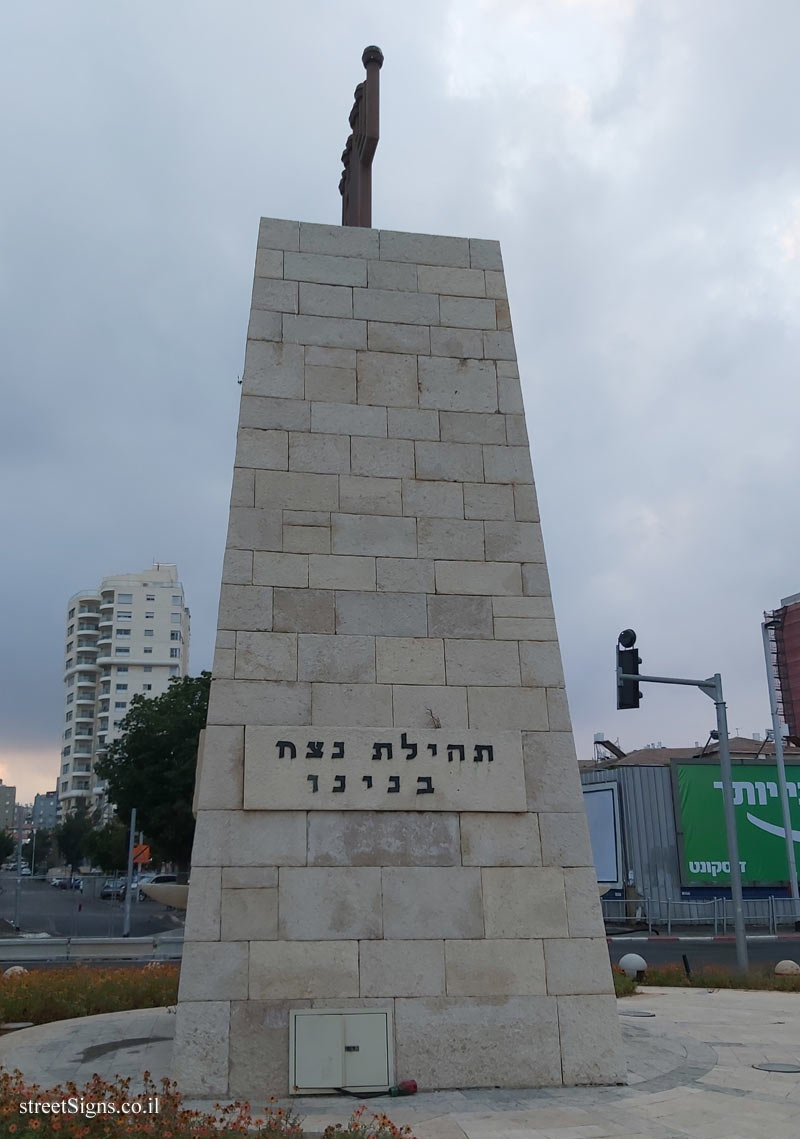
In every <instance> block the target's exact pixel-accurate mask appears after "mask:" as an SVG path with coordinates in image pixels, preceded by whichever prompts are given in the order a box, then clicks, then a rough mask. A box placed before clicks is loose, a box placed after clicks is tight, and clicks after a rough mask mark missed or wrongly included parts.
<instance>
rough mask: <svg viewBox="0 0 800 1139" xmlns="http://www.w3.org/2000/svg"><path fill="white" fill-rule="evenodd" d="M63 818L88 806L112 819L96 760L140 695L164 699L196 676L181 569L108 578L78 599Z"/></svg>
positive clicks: (69, 634)
mask: <svg viewBox="0 0 800 1139" xmlns="http://www.w3.org/2000/svg"><path fill="white" fill-rule="evenodd" d="M64 644H65V648H64V686H65V701H64V733H63V739H62V744H61V773H60V775H59V781H58V809H59V817H62V818H63V816H64V815H65V814H69V813H70V811H72V810H74V808H75V806H76V804H77V803H78V802H79V800H81V799H83V800H84V801H85V802H86V804H87V806H88V807H89V808H90V810H96V809H97V808H101V810H102V812H103V814H104V815H106V816H108V815H110V813H111V806H112V805H111V804H109V803H108V801H107V797H106V785H105V783H104V782H103V780H101V779H99V778H98V777H96V776H95V774H94V766H95V763H96V761H97V759H98V758H99V757H100V756H101V755H102V754H103V753H104V752H105V750H106V748H107V747H108V745H109V744H110V743H111V742H112V740H114V739H116V738H117V737H118V736H119V735H120V725H121V723H122V720H123V719H124V718H125V716H126V715H127V713H128V710H129V708H130V703H131V699H132V698H133V697H134V696H135V695H137V694H138V695H142V696H147V697H152V696H160V695H161V694H162V693H164V692H166V690H167V687H168V685H169V682H170V680H171V679H172V677H174V676H186V675H187V674H188V671H189V610H188V609H187V608H186V605H185V602H184V596H183V586H182V585H181V583H180V581H179V580H178V570H177V567H176V566H174V565H164V564H163V563H156V564H155V565H153V567H152V568H151V569H147V570H144V572H142V573H122V574H115V575H114V576H113V577H105V578H103V580H102V581H101V583H100V587H99V589H91V590H83V591H81V592H80V593H76V594H74V595H73V596H72V597H71V598H70V599H69V602H68V605H67V621H66V635H65V639H64Z"/></svg>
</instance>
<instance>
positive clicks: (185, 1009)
mask: <svg viewBox="0 0 800 1139" xmlns="http://www.w3.org/2000/svg"><path fill="white" fill-rule="evenodd" d="M230 1007H231V1006H230V1001H206V1000H199V1001H189V1000H182V1001H181V1003H180V1006H179V1008H178V1011H177V1016H176V1018H175V1043H174V1045H173V1053H172V1056H173V1060H172V1073H173V1076H174V1078H176V1079H177V1080H178V1082H179V1083H180V1088H181V1091H182V1092H183V1093H184V1095H187V1096H199V1097H201V1098H203V1099H206V1098H208V1099H211V1098H215V1097H217V1096H224V1095H227V1092H228V1028H229V1023H230Z"/></svg>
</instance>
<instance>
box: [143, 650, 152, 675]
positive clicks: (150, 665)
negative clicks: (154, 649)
mask: <svg viewBox="0 0 800 1139" xmlns="http://www.w3.org/2000/svg"><path fill="white" fill-rule="evenodd" d="M145 651H146V650H145ZM152 671H153V666H152V664H146V665H145V666H144V672H152Z"/></svg>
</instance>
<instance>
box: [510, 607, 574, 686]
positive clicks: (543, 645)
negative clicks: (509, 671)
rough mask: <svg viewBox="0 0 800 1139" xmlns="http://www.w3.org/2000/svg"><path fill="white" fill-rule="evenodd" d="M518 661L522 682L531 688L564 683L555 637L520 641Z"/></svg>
mask: <svg viewBox="0 0 800 1139" xmlns="http://www.w3.org/2000/svg"><path fill="white" fill-rule="evenodd" d="M501 620H512V618H501ZM525 624H528V622H525ZM519 663H520V670H521V673H522V683H523V684H525V685H527V686H529V687H531V688H548V687H550V686H551V685H552V686H558V685H562V684H563V683H564V670H563V668H562V666H561V653H560V652H559V648H558V642H557V641H556V640H555V639H553V640H552V641H520V643H519Z"/></svg>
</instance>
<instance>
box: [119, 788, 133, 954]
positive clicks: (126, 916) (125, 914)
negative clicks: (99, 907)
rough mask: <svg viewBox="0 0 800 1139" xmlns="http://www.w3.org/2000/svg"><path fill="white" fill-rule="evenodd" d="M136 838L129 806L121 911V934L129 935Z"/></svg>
mask: <svg viewBox="0 0 800 1139" xmlns="http://www.w3.org/2000/svg"><path fill="white" fill-rule="evenodd" d="M135 838H136V808H135V807H131V827H130V835H129V838H128V880H127V884H126V886H125V904H124V907H123V911H122V936H123V937H130V935H131V894H132V893H133V843H134V839H135Z"/></svg>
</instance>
